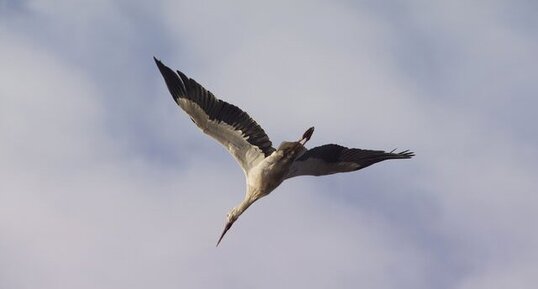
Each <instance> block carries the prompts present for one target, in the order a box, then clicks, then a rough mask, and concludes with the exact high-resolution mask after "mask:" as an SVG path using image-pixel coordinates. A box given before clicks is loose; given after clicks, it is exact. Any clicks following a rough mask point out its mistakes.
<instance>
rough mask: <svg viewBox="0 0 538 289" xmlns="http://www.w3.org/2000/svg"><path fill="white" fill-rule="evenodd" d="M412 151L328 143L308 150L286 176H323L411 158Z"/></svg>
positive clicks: (294, 163) (295, 162)
mask: <svg viewBox="0 0 538 289" xmlns="http://www.w3.org/2000/svg"><path fill="white" fill-rule="evenodd" d="M413 156H414V153H412V152H410V151H403V152H399V153H393V152H385V151H377V150H363V149H354V148H351V149H350V148H346V147H343V146H340V145H336V144H327V145H323V146H319V147H315V148H313V149H310V150H308V151H306V152H305V153H304V154H302V155H301V156H300V157H299V158H297V159H296V160H295V161H294V162H293V164H292V165H291V168H290V171H289V173H288V175H287V176H286V178H292V177H296V176H304V175H311V176H323V175H330V174H336V173H344V172H351V171H356V170H360V169H363V168H365V167H367V166H370V165H373V164H375V163H377V162H380V161H384V160H390V159H409V158H411V157H413Z"/></svg>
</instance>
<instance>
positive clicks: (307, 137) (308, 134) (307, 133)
mask: <svg viewBox="0 0 538 289" xmlns="http://www.w3.org/2000/svg"><path fill="white" fill-rule="evenodd" d="M313 133H314V127H311V128H309V129H307V130H306V131H305V132H304V134H303V137H302V138H301V140H300V141H299V142H300V143H301V144H302V145H304V144H305V143H306V142H307V141H308V140H310V137H311V136H312V134H313Z"/></svg>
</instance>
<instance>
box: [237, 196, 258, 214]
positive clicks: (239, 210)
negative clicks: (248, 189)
mask: <svg viewBox="0 0 538 289" xmlns="http://www.w3.org/2000/svg"><path fill="white" fill-rule="evenodd" d="M255 201H256V199H255V198H252V197H245V199H244V200H243V201H242V202H241V203H239V205H237V207H235V212H236V214H237V216H236V217H239V216H241V214H243V213H244V212H245V211H246V210H247V209H248V207H250V205H252V204H253V203H254V202H255Z"/></svg>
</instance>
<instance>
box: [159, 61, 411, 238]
mask: <svg viewBox="0 0 538 289" xmlns="http://www.w3.org/2000/svg"><path fill="white" fill-rule="evenodd" d="M154 59H155V62H156V63H157V67H159V70H160V72H161V74H162V75H163V77H164V81H165V82H166V85H167V86H168V90H169V91H170V93H171V94H172V97H173V98H174V100H175V102H176V103H177V104H178V105H179V106H180V107H181V108H182V109H183V110H184V111H185V112H186V113H187V114H188V115H189V116H190V118H191V120H192V121H193V122H194V123H195V124H196V125H197V126H198V127H199V128H200V129H201V130H202V131H203V132H204V133H206V134H208V135H209V136H211V137H213V138H214V139H216V140H217V141H218V142H220V143H221V144H222V145H224V147H226V149H227V150H228V151H229V152H230V153H231V154H232V155H233V156H234V158H235V159H236V160H237V162H238V163H239V165H240V166H241V168H242V169H243V172H244V173H245V176H246V183H247V190H246V194H245V198H244V199H243V201H242V202H241V203H239V205H237V206H236V207H235V208H233V209H232V210H231V211H230V212H229V213H228V215H227V217H226V225H225V227H224V231H223V232H222V234H221V235H220V238H219V240H218V241H217V246H218V245H219V243H220V241H221V240H222V238H223V237H224V235H225V234H226V232H227V231H228V230H229V229H230V228H231V227H232V225H233V223H234V222H235V221H236V220H237V218H239V216H240V215H241V214H242V213H243V212H245V210H246V209H247V208H248V207H249V206H250V205H252V204H253V203H254V202H255V201H257V200H258V199H260V198H261V197H264V196H266V195H268V194H269V193H270V192H272V191H273V190H274V189H275V188H276V187H278V186H279V185H280V184H281V183H282V182H283V181H284V180H285V179H289V178H292V177H296V176H304V175H311V176H323V175H330V174H335V173H342V172H351V171H356V170H359V169H363V168H365V167H367V166H370V165H372V164H375V163H377V162H380V161H384V160H389V159H409V158H411V157H412V156H414V154H413V153H412V152H410V151H408V150H406V151H402V152H399V153H394V151H391V152H385V151H381V150H363V149H356V148H347V147H343V146H340V145H337V144H326V145H322V146H319V147H315V148H312V149H309V150H307V149H306V148H305V147H304V145H305V143H306V142H307V141H308V140H309V139H310V137H311V136H312V133H313V132H314V128H313V127H311V128H309V129H308V130H307V131H306V132H305V133H304V134H303V136H302V137H301V138H300V139H299V140H298V141H295V142H282V143H281V144H280V146H279V147H278V148H277V149H275V148H273V146H272V144H271V141H270V140H269V137H268V136H267V134H266V133H265V131H264V130H263V129H262V128H261V127H260V125H258V124H257V123H256V121H254V120H253V119H252V118H251V117H250V116H249V115H248V114H247V113H246V112H244V111H242V110H241V109H240V108H238V107H237V106H235V105H233V104H229V103H227V102H225V101H223V100H220V99H218V98H216V97H215V96H214V95H213V94H212V93H211V92H209V91H208V90H206V89H205V88H203V87H202V86H201V85H200V84H198V83H197V82H196V81H194V80H193V79H191V78H188V77H187V76H185V74H183V73H182V72H181V71H177V73H176V72H174V71H173V70H172V69H170V68H169V67H167V66H166V65H164V64H163V63H162V62H161V61H159V60H157V59H156V58H154Z"/></svg>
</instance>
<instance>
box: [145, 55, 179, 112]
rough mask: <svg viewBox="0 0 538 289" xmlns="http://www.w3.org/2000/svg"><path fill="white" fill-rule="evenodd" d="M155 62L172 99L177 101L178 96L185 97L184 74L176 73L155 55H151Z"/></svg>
mask: <svg viewBox="0 0 538 289" xmlns="http://www.w3.org/2000/svg"><path fill="white" fill-rule="evenodd" d="M153 60H154V61H155V64H157V67H158V68H159V71H160V72H161V75H162V76H163V78H164V82H165V83H166V86H167V87H168V90H169V91H170V94H171V95H172V97H173V98H174V101H175V102H176V103H178V100H179V99H180V98H183V97H185V95H186V94H187V88H186V87H185V80H184V79H183V78H182V77H186V76H185V75H184V74H182V73H180V74H176V73H175V72H174V71H173V70H172V69H171V68H170V67H168V66H166V65H165V64H164V63H162V62H161V61H160V60H159V59H157V58H156V57H155V56H154V57H153Z"/></svg>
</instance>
